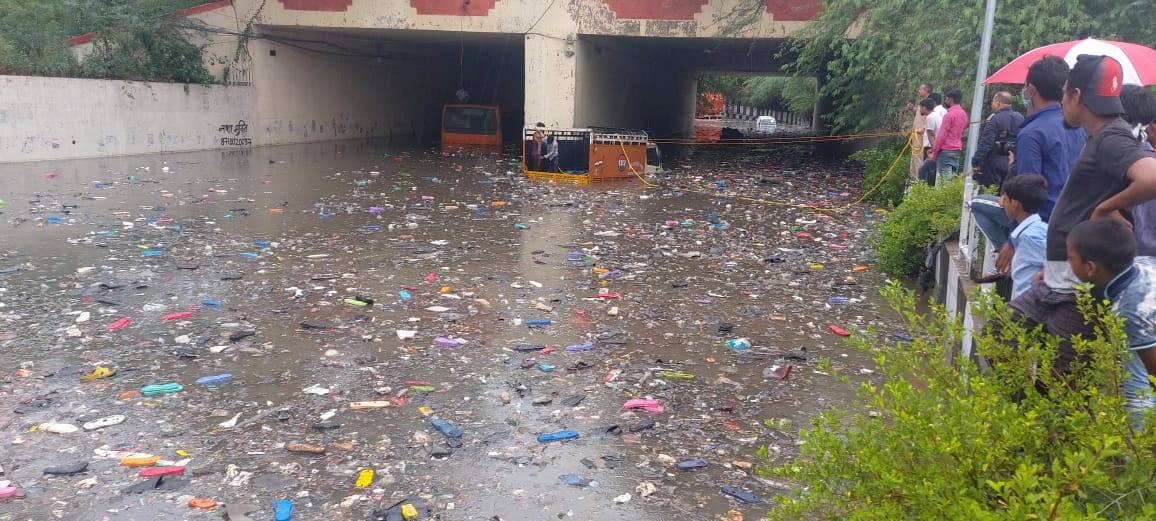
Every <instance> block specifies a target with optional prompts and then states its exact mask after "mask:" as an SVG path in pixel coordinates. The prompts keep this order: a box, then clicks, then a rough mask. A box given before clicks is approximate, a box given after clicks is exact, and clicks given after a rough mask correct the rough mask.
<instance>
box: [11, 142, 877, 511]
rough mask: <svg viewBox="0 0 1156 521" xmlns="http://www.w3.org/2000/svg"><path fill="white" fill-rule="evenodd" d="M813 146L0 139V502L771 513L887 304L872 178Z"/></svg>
mask: <svg viewBox="0 0 1156 521" xmlns="http://www.w3.org/2000/svg"><path fill="white" fill-rule="evenodd" d="M806 152H807V151H806V150H805V149H787V150H783V149H774V150H767V151H762V152H756V151H745V150H744V151H741V152H735V151H730V152H727V153H722V152H706V153H702V154H699V155H696V156H693V157H691V158H690V159H687V160H684V161H679V162H676V163H673V164H671V165H668V166H669V167H670V169H671V171H670V173H668V174H666V175H664V176H662V177H660V178H659V179H658V180H657V181H656V182H657V183H658V185H659V186H656V187H649V188H646V187H643V186H641V183H638V182H624V183H611V184H599V185H594V186H574V185H568V184H554V183H547V182H541V181H530V180H525V179H523V178H522V177H521V176H520V175H519V172H518V170H519V168H518V160H517V158H512V157H509V156H506V157H499V156H497V155H472V156H471V155H465V156H442V155H441V154H439V153H435V152H434V151H432V150H427V149H425V148H419V147H396V146H390V145H386V144H383V143H378V142H347V143H325V144H313V145H301V146H286V147H272V148H258V149H253V150H249V151H233V152H219V151H215V152H199V153H181V154H170V155H157V156H135V157H122V158H110V159H93V160H75V161H60V162H44V163H27V164H8V165H0V197H3V199H4V200H5V201H6V203H7V205H6V208H5V209H4V210H3V214H2V217H3V221H4V224H3V228H2V229H0V350H2V353H3V356H4V360H5V362H4V364H3V376H2V382H3V383H2V386H0V391H2V395H0V433H2V434H3V441H2V442H0V466H2V467H3V474H2V475H0V481H4V482H7V483H5V484H3V485H7V486H9V487H12V488H13V489H14V490H15V492H13V493H14V494H16V495H17V496H19V497H16V498H13V499H10V500H8V501H7V502H4V503H0V519H13V520H16V519H21V520H23V519H83V520H98V519H110V520H113V519H134V520H135V519H141V520H144V519H219V518H221V517H222V516H223V515H228V518H229V519H253V520H257V519H274V516H275V512H274V509H275V502H277V501H279V500H289V501H290V502H291V503H287V502H283V501H282V502H279V503H276V508H277V509H280V510H282V511H284V510H286V509H287V508H288V505H289V504H291V505H292V516H293V519H306V520H345V519H359V520H360V519H390V520H394V519H398V520H400V519H403V518H405V517H403V514H402V509H401V506H402V505H403V504H406V505H413V506H414V509H415V510H417V515H418V516H419V517H418V518H419V519H444V520H497V519H501V520H508V521H513V520H543V519H577V520H586V519H599V520H643V519H667V518H671V516H677V518H678V519H688V520H717V519H720V518H723V516H728V517H726V519H728V520H729V519H747V520H752V519H759V518H760V517H761V516H762V515H763V513H765V512H766V511H767V509H768V508H769V506H768V505H767V504H766V503H765V502H766V501H769V500H770V499H771V498H772V497H774V496H775V495H777V494H785V493H790V487H791V484H790V483H785V482H780V481H776V480H773V479H767V478H765V477H760V476H759V475H758V473H757V469H758V468H760V467H766V466H770V465H775V464H781V463H783V462H786V461H789V460H790V458H791V457H793V455H794V454H795V453H796V446H797V445H796V444H797V440H798V438H797V435H796V433H797V430H798V429H799V428H800V427H803V426H805V425H806V421H807V418H808V417H810V416H812V415H814V414H815V413H816V412H818V411H820V410H823V409H824V408H826V407H829V406H831V405H834V404H841V403H847V402H848V401H849V400H850V399H851V397H852V394H853V388H854V386H855V384H856V383H858V382H862V381H864V380H866V379H869V378H872V376H871V367H873V362H871V360H870V357H869V356H868V355H867V354H865V353H861V352H858V351H856V350H854V349H853V348H851V347H850V346H848V345H846V344H844V342H843V338H842V337H841V336H840V334H841V333H844V332H845V330H849V331H855V330H865V329H867V328H869V327H878V328H881V330H886V329H887V328H888V327H889V326H890V322H891V321H892V318H890V315H889V314H888V313H887V312H886V311H885V310H884V309H883V308H882V307H881V302H879V299H878V298H877V295H876V293H877V289H878V287H879V285H880V284H881V283H882V280H883V276H882V275H881V274H879V273H877V272H875V271H873V269H872V267H871V252H870V249H869V248H868V242H869V240H868V239H869V236H870V234H871V233H872V231H873V228H874V226H875V224H876V222H877V220H878V219H879V215H878V214H877V213H876V212H875V211H874V208H873V207H871V206H870V205H867V204H852V203H854V202H855V201H856V199H857V198H858V196H859V192H858V185H859V181H860V172H859V171H857V170H856V168H855V167H854V166H853V165H848V164H845V163H840V162H831V161H827V160H823V159H818V158H813V157H811V156H809V155H807V154H806ZM739 195H741V196H742V197H739ZM747 197H751V198H762V199H766V200H768V201H772V203H771V204H755V203H752V202H750V200H749V199H746V198H747ZM805 205H816V206H822V207H828V208H837V209H836V210H834V211H830V212H815V211H814V210H813V209H810V208H807V207H806V206H805ZM844 376H845V377H847V378H846V379H847V380H849V381H842V380H843V379H842V378H841V377H844ZM627 407H630V408H627ZM551 438H559V439H560V441H549V440H550V439H551ZM540 440H542V441H540ZM764 447H765V448H766V449H765V454H764V455H765V456H766V458H765V459H764V458H762V457H760V452H763V450H764V449H763V448H764ZM134 465H136V466H134ZM173 467H177V468H173ZM46 469H47V470H49V471H50V472H49V473H46ZM154 469H160V470H154ZM151 474H157V475H153V476H151V477H150V475H151ZM391 507H392V508H391ZM407 510H408V509H407ZM728 512H729V514H728ZM246 515H247V516H248V517H244V516H246ZM405 519H408V518H405Z"/></svg>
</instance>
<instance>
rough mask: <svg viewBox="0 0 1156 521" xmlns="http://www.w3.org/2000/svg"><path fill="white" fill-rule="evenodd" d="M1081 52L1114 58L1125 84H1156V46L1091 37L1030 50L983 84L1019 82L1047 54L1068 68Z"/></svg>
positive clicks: (1013, 83) (1023, 80) (1015, 83)
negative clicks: (1057, 58)
mask: <svg viewBox="0 0 1156 521" xmlns="http://www.w3.org/2000/svg"><path fill="white" fill-rule="evenodd" d="M1081 54H1096V55H1102V56H1111V57H1112V58H1115V59H1116V61H1118V62H1120V66H1121V67H1123V69H1124V84H1125V85H1156V49H1152V48H1150V47H1145V46H1143V45H1138V44H1135V43H1127V42H1113V41H1110V40H1095V39H1091V38H1089V39H1085V40H1072V41H1070V42H1064V43H1053V44H1051V45H1045V46H1043V47H1039V48H1036V49H1032V50H1030V51H1028V52H1026V53H1024V54H1022V55H1020V57H1019V58H1016V59H1014V60H1012V61H1011V62H1010V63H1008V64H1007V65H1004V66H1003V68H1002V69H1000V70H998V71H995V74H992V75H991V76H989V77H988V78H987V79H986V80H984V82H983V83H984V84H985V85H991V84H993V83H1006V84H1011V85H1022V84H1023V83H1025V82H1026V81H1027V78H1028V68H1029V67H1031V66H1032V64H1033V63H1035V62H1036V61H1038V60H1039V59H1040V58H1043V57H1044V56H1048V55H1051V56H1059V57H1061V58H1063V59H1064V61H1066V62H1068V66H1069V67H1071V66H1074V65H1076V57H1077V56H1079V55H1081Z"/></svg>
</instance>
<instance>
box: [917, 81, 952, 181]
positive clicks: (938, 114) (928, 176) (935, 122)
mask: <svg viewBox="0 0 1156 521" xmlns="http://www.w3.org/2000/svg"><path fill="white" fill-rule="evenodd" d="M941 99H942V98H940V97H939V94H936V93H934V92H933V93H931V95H930V96H928V97H927V98H925V99H924V100H923V101H921V102H920V108H921V109H922V110H923V111H924V112H927V115H926V117H924V119H923V129H924V132H923V157H927V153H928V152H929V151H931V144H932V143H935V134H936V133H937V132H939V127H940V126H942V125H943V116H944V115H945V114H947V109H945V108H943V104H942V103H940V100H941ZM930 105H934V106H933V107H931V108H930V109H929V108H928V107H929V106H930ZM929 165H930V166H929ZM919 180H921V181H923V182H925V183H927V184H929V185H932V186H935V161H924V162H923V165H922V166H920V167H919Z"/></svg>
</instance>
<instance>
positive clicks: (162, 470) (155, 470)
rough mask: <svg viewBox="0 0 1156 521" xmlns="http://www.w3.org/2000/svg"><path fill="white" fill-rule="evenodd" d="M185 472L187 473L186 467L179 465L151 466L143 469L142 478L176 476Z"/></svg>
mask: <svg viewBox="0 0 1156 521" xmlns="http://www.w3.org/2000/svg"><path fill="white" fill-rule="evenodd" d="M184 473H185V468H184V467H177V466H170V467H149V468H147V469H141V471H140V477H142V478H155V477H159V476H175V475H178V474H184Z"/></svg>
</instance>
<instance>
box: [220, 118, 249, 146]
mask: <svg viewBox="0 0 1156 521" xmlns="http://www.w3.org/2000/svg"><path fill="white" fill-rule="evenodd" d="M217 132H218V133H221V134H224V137H222V138H221V139H220V143H221V146H223V147H251V146H253V140H252V139H250V138H249V124H248V123H245V120H243V119H239V120H237V123H235V124H229V123H226V124H224V125H221V126H220V127H218V128H217Z"/></svg>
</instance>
